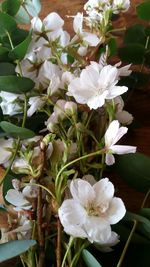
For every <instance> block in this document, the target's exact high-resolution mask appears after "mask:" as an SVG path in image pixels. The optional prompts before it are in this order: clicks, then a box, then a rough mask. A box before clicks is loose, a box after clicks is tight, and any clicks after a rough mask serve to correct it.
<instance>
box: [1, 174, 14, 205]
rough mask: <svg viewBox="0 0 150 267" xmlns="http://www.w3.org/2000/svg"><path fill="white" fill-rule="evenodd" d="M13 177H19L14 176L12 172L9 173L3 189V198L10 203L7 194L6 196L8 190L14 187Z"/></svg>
mask: <svg viewBox="0 0 150 267" xmlns="http://www.w3.org/2000/svg"><path fill="white" fill-rule="evenodd" d="M13 179H17V178H16V175H15V176H13V175H11V174H10V173H8V174H7V175H6V177H5V179H4V181H3V187H2V191H3V198H4V200H5V202H6V204H9V202H7V201H6V199H5V196H6V194H7V192H8V190H10V189H14V188H13V185H12V180H13Z"/></svg>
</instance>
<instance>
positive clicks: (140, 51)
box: [118, 43, 146, 64]
mask: <svg viewBox="0 0 150 267" xmlns="http://www.w3.org/2000/svg"><path fill="white" fill-rule="evenodd" d="M145 51H146V50H145V47H144V46H143V45H140V44H137V43H136V44H128V45H125V46H124V47H121V48H119V50H118V53H119V57H120V58H121V60H122V61H125V62H129V63H133V64H141V63H142V62H143V59H144V55H145Z"/></svg>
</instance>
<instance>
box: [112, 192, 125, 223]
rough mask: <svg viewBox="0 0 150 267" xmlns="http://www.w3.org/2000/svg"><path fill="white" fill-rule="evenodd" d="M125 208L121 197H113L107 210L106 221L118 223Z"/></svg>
mask: <svg viewBox="0 0 150 267" xmlns="http://www.w3.org/2000/svg"><path fill="white" fill-rule="evenodd" d="M125 213H126V209H125V206H124V203H123V201H122V200H121V198H118V197H114V198H113V199H112V201H111V202H110V205H109V209H108V210H107V221H108V222H109V223H110V224H115V223H118V222H119V221H120V220H121V219H122V218H123V217H124V215H125Z"/></svg>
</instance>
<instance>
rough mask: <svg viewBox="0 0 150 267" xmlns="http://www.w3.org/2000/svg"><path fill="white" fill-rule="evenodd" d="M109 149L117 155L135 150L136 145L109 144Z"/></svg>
mask: <svg viewBox="0 0 150 267" xmlns="http://www.w3.org/2000/svg"><path fill="white" fill-rule="evenodd" d="M110 149H111V150H112V152H113V153H115V154H118V155H122V154H129V153H135V152H136V146H120V145H114V146H111V147H110Z"/></svg>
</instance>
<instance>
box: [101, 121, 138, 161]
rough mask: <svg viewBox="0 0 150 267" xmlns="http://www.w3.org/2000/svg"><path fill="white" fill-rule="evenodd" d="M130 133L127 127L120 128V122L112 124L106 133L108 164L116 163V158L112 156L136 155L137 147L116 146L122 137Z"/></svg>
mask: <svg viewBox="0 0 150 267" xmlns="http://www.w3.org/2000/svg"><path fill="white" fill-rule="evenodd" d="M127 131H128V128H127V127H120V128H119V122H118V121H117V120H114V121H112V122H111V123H110V125H109V127H108V129H107V131H106V133H105V137H104V138H105V148H106V160H105V161H106V164H107V165H112V164H113V163H114V162H115V158H114V156H113V155H112V154H119V155H121V154H128V153H135V152H136V147H135V146H124V145H115V144H116V143H117V142H118V141H119V140H120V139H121V137H122V136H123V135H124V134H126V133H127Z"/></svg>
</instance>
